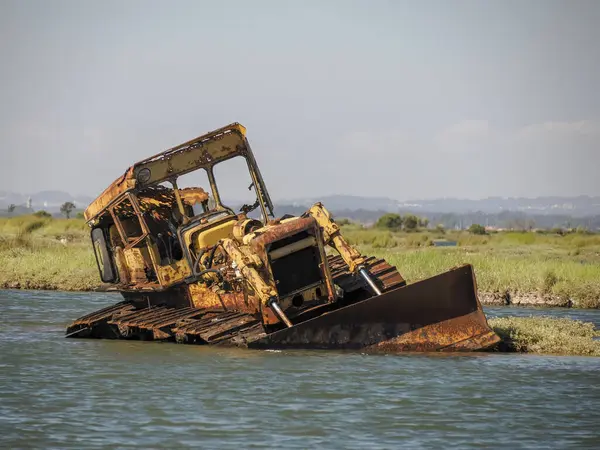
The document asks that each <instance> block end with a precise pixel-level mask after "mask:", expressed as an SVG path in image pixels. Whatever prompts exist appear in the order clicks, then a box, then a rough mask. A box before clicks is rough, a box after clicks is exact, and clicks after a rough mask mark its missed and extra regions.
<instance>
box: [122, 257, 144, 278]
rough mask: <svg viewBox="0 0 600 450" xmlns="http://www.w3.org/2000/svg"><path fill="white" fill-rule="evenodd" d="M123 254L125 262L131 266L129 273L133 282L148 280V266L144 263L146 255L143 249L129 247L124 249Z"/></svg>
mask: <svg viewBox="0 0 600 450" xmlns="http://www.w3.org/2000/svg"><path fill="white" fill-rule="evenodd" d="M123 256H125V262H126V263H127V267H128V268H129V275H130V277H131V282H132V283H139V282H142V283H143V282H145V281H147V278H146V272H145V270H144V268H145V267H146V265H145V263H144V256H143V255H142V252H141V249H139V248H128V249H125V250H123Z"/></svg>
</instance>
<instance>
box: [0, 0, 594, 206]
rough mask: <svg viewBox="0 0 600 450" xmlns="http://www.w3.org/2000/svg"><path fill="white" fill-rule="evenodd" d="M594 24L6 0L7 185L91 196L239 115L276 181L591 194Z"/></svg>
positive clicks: (561, 10)
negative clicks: (139, 165) (140, 163)
mask: <svg viewBox="0 0 600 450" xmlns="http://www.w3.org/2000/svg"><path fill="white" fill-rule="evenodd" d="M598 23H600V2H598V1H594V0H592V1H585V0H575V1H566V0H565V1H551V0H544V1H538V0H530V1H527V2H523V1H520V0H518V1H513V0H505V1H495V2H493V1H460V0H454V1H444V0H440V1H433V0H430V1H411V2H408V1H400V0H397V1H383V0H373V1H367V0H365V1H351V0H343V1H342V0H340V1H334V0H321V1H312V0H304V1H286V0H275V1H266V0H254V1H235V0H225V1H221V2H217V1H201V0H198V1H184V0H178V1H172V2H167V1H152V0H147V1H135V0H128V1H125V2H124V1H110V0H109V1H91V0H87V1H62V0H52V1H43V0H40V1H30V0H16V1H13V0H0V62H1V63H0V152H1V153H0V190H9V191H14V192H21V193H33V192H37V191H41V190H64V191H67V192H70V193H71V194H74V195H90V196H95V195H97V194H99V193H100V191H102V190H103V189H104V188H105V187H106V186H107V185H108V184H109V183H111V182H112V181H113V180H114V179H115V178H117V177H118V176H119V175H121V174H122V173H123V172H124V171H125V169H126V168H127V167H128V166H130V165H132V164H133V163H134V162H135V161H138V160H140V159H143V158H145V157H147V156H150V155H153V154H155V153H157V152H159V151H161V150H164V149H166V148H169V147H172V146H175V145H177V144H179V143H182V142H185V141H187V140H189V139H191V138H193V137H196V136H198V135H201V134H203V133H205V132H208V131H210V130H213V129H216V128H219V127H221V126H224V125H226V124H228V123H231V122H240V123H242V124H243V125H244V126H246V127H247V131H248V139H249V141H250V144H251V145H252V149H253V151H254V153H255V156H256V159H257V161H258V163H259V165H260V168H261V171H262V174H263V177H264V178H265V181H266V184H267V187H268V189H269V191H270V193H271V196H272V198H273V199H290V198H306V197H318V196H325V195H332V194H350V195H363V196H385V197H391V198H394V199H398V200H409V199H428V198H439V197H461V198H473V199H478V198H485V197H488V196H501V197H510V196H524V197H536V196H543V195H562V196H571V195H583V194H587V195H600V175H599V174H600V87H599V80H600V27H599V26H597V24H598ZM222 172H224V173H223V174H222V181H221V179H220V180H219V181H220V183H228V178H229V179H230V180H229V181H231V179H233V177H235V176H236V173H235V171H233V172H228V171H222Z"/></svg>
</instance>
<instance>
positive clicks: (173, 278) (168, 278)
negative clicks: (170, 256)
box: [156, 258, 192, 287]
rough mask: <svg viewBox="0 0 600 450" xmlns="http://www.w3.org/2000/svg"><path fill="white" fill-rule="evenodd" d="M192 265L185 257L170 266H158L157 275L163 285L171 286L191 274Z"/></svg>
mask: <svg viewBox="0 0 600 450" xmlns="http://www.w3.org/2000/svg"><path fill="white" fill-rule="evenodd" d="M191 274H192V273H191V271H190V267H189V266H188V263H187V260H186V259H185V258H183V259H181V260H179V261H176V262H175V263H174V264H169V265H168V266H157V267H156V276H157V277H158V281H159V282H160V284H161V286H163V287H164V286H170V285H172V284H174V283H177V282H179V281H181V280H183V279H184V278H187V277H189V276H190V275H191Z"/></svg>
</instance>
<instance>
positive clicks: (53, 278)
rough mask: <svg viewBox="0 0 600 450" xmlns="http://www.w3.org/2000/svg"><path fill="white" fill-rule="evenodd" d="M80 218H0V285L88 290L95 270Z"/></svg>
mask: <svg viewBox="0 0 600 450" xmlns="http://www.w3.org/2000/svg"><path fill="white" fill-rule="evenodd" d="M88 238H89V230H88V228H87V226H86V225H85V223H84V221H83V220H82V219H48V218H47V219H38V218H35V217H31V216H24V217H16V218H11V219H0V287H8V288H21V289H60V290H89V289H94V288H95V287H97V286H98V284H99V281H98V270H97V269H96V262H95V260H94V255H93V253H92V250H91V246H90V243H89V239H88Z"/></svg>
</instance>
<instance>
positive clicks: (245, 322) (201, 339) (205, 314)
mask: <svg viewBox="0 0 600 450" xmlns="http://www.w3.org/2000/svg"><path fill="white" fill-rule="evenodd" d="M328 262H329V267H330V270H331V275H332V277H333V280H334V283H335V284H337V285H338V286H340V287H341V288H342V289H343V290H344V292H354V291H357V290H359V289H364V290H367V289H368V288H367V286H366V285H365V282H364V280H363V279H362V278H360V277H357V276H356V275H355V274H353V273H351V272H350V270H349V269H348V266H347V264H346V263H345V262H344V260H343V259H342V257H341V256H337V255H335V256H329V258H328ZM365 266H366V268H367V269H368V270H369V272H370V273H371V275H372V277H373V279H374V281H375V283H376V284H377V285H378V286H379V287H380V289H381V290H382V292H387V291H389V290H392V289H395V288H397V287H400V286H403V285H405V284H406V282H405V281H404V279H403V278H402V276H401V275H400V273H399V272H398V271H397V270H396V268H395V267H394V266H392V265H390V264H388V263H387V262H386V261H385V260H383V259H381V258H375V257H368V258H367V259H366V262H365ZM100 327H109V328H111V329H112V330H113V335H112V337H115V338H139V339H150V340H175V341H177V342H182V343H197V344H233V345H245V343H246V342H247V341H248V340H252V339H255V338H256V337H259V336H261V335H263V334H264V333H265V330H264V328H263V326H262V323H261V322H260V320H258V319H257V318H256V317H255V316H252V315H249V314H245V313H241V312H237V311H222V310H206V309H197V308H191V307H186V308H169V307H166V306H153V307H150V308H141V309H136V308H135V306H134V304H133V303H132V302H130V301H121V302H119V303H116V304H115V305H112V306H109V307H107V308H103V309H101V310H99V311H96V312H93V313H91V314H87V315H85V316H83V317H80V318H79V319H77V320H76V321H74V322H73V323H72V324H71V325H70V326H69V328H68V329H67V334H68V335H76V336H77V335H79V333H78V331H81V332H82V335H83V332H85V331H87V332H88V334H89V335H90V337H96V336H95V335H94V330H96V329H99V328H100Z"/></svg>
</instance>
